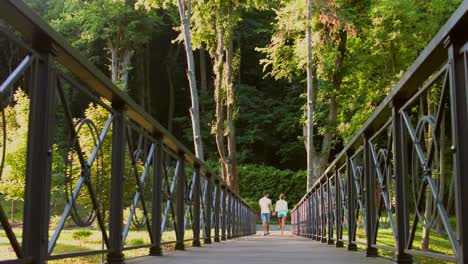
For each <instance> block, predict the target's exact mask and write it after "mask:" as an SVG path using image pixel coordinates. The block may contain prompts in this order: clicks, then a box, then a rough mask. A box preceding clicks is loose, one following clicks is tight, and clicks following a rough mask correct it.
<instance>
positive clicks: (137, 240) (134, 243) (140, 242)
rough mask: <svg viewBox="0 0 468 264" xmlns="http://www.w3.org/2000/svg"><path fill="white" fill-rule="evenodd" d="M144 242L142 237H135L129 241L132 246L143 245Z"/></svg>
mask: <svg viewBox="0 0 468 264" xmlns="http://www.w3.org/2000/svg"><path fill="white" fill-rule="evenodd" d="M144 244H145V242H144V241H143V239H141V238H134V239H132V240H130V241H128V245H129V246H131V247H133V246H141V245H144Z"/></svg>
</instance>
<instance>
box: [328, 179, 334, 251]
mask: <svg viewBox="0 0 468 264" xmlns="http://www.w3.org/2000/svg"><path fill="white" fill-rule="evenodd" d="M331 194H332V192H331V180H330V177H328V176H327V209H328V210H327V214H328V215H327V224H328V230H327V244H328V245H334V244H335V241H334V240H333V222H332V220H331V219H333V208H332V205H333V204H332V195H331Z"/></svg>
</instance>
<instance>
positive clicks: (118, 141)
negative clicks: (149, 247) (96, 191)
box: [107, 106, 126, 264]
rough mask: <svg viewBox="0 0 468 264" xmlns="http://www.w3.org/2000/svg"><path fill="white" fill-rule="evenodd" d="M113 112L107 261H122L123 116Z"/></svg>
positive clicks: (118, 110)
mask: <svg viewBox="0 0 468 264" xmlns="http://www.w3.org/2000/svg"><path fill="white" fill-rule="evenodd" d="M116 108H117V111H116V112H115V113H114V116H115V117H114V121H113V126H112V168H111V197H110V213H109V245H110V249H109V253H108V254H107V262H108V263H109V264H111V263H112V264H113V263H116V264H117V263H123V262H124V256H123V253H122V248H123V243H122V232H123V196H124V195H123V193H124V192H123V185H124V173H125V142H126V141H125V116H124V112H123V110H122V109H118V108H119V106H117V107H116Z"/></svg>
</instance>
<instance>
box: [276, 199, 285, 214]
mask: <svg viewBox="0 0 468 264" xmlns="http://www.w3.org/2000/svg"><path fill="white" fill-rule="evenodd" d="M287 210H288V202H286V201H285V200H278V201H276V205H275V212H279V211H287Z"/></svg>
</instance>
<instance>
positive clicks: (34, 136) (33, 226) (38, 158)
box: [23, 39, 55, 263]
mask: <svg viewBox="0 0 468 264" xmlns="http://www.w3.org/2000/svg"><path fill="white" fill-rule="evenodd" d="M35 41H37V42H38V43H35V45H36V44H37V45H41V47H40V49H41V50H42V51H43V52H42V55H43V59H42V60H39V61H38V62H37V64H36V65H35V67H34V71H33V76H31V79H33V80H35V82H34V83H33V87H31V89H30V98H31V99H30V111H29V130H28V143H27V156H26V159H27V161H26V162H27V164H26V181H25V199H24V201H25V204H24V225H23V250H24V251H23V253H24V257H25V258H26V259H29V260H30V261H31V263H45V262H46V258H47V255H48V253H47V246H48V236H49V235H48V230H49V209H50V178H51V177H50V175H51V164H52V138H53V137H52V135H53V117H54V115H55V113H54V104H55V99H54V98H55V86H54V83H55V81H54V80H55V78H54V75H55V74H54V72H53V71H52V67H51V63H52V60H53V57H54V55H53V54H54V50H53V47H52V46H49V47H44V43H46V42H47V41H46V39H41V40H35ZM39 42H42V43H39ZM49 44H50V45H52V44H51V43H50V42H49Z"/></svg>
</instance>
